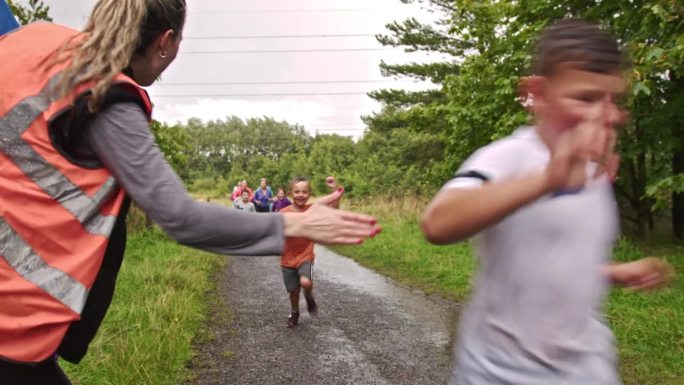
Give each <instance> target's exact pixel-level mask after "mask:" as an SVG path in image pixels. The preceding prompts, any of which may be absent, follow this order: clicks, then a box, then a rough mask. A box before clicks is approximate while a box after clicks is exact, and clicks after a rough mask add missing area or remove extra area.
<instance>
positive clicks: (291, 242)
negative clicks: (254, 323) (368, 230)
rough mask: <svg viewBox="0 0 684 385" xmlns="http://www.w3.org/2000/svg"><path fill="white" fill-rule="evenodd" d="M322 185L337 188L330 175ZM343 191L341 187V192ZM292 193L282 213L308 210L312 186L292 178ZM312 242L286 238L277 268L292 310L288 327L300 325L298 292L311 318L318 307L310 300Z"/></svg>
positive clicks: (304, 179) (307, 182) (312, 262)
mask: <svg viewBox="0 0 684 385" xmlns="http://www.w3.org/2000/svg"><path fill="white" fill-rule="evenodd" d="M325 184H326V185H327V186H328V188H329V189H330V191H331V192H333V191H335V190H336V189H337V182H336V181H335V178H334V177H332V176H329V177H327V178H326V179H325ZM342 189H343V188H342V187H340V190H342ZM290 190H291V191H290V192H291V193H292V205H290V206H287V207H284V208H282V209H281V210H280V212H281V213H285V212H289V211H294V212H303V211H306V210H308V209H309V208H310V207H311V204H310V203H308V202H309V198H310V197H311V183H309V180H308V179H306V178H304V177H297V178H295V179H294V180H293V181H292V183H291V185H290ZM328 206H330V207H333V208H339V207H340V201H339V199H338V200H336V201H333V202H331V203H329V204H328ZM314 259H315V256H314V242H311V241H309V240H308V239H304V238H288V239H287V240H286V241H285V247H284V248H283V255H282V258H281V259H280V266H281V269H282V272H283V281H284V283H285V289H286V290H287V293H288V295H289V297H290V305H291V308H292V309H291V311H290V316H289V317H288V319H287V327H288V328H292V327H295V326H297V323H298V322H299V293H300V292H301V288H303V289H304V299H305V300H306V309H307V311H308V312H309V314H310V315H311V316H316V314H317V312H318V304H316V300H315V299H314V297H313V265H314Z"/></svg>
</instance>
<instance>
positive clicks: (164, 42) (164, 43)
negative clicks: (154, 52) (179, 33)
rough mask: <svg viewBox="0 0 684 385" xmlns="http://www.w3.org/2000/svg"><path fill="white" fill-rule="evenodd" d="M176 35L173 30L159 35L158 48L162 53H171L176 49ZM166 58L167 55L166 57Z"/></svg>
mask: <svg viewBox="0 0 684 385" xmlns="http://www.w3.org/2000/svg"><path fill="white" fill-rule="evenodd" d="M175 38H176V33H175V32H174V31H173V30H172V29H167V30H166V31H165V32H164V33H162V34H161V35H159V40H158V47H159V51H160V52H169V51H171V50H173V49H174V39H175ZM164 56H166V55H164Z"/></svg>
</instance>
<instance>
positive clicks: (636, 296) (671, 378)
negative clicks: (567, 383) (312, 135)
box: [336, 197, 684, 385]
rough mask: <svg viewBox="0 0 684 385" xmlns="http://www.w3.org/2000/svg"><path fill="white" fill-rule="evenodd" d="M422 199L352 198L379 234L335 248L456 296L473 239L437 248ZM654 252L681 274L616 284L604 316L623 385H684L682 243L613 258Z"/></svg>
mask: <svg viewBox="0 0 684 385" xmlns="http://www.w3.org/2000/svg"><path fill="white" fill-rule="evenodd" d="M425 203H426V202H424V201H421V200H420V199H394V198H392V197H388V198H387V199H373V200H370V201H364V202H347V206H348V208H351V209H353V210H357V211H361V212H366V213H369V214H373V215H375V216H376V217H377V218H378V219H379V220H380V223H381V225H382V226H383V231H382V233H381V234H380V235H379V236H378V237H377V238H376V239H373V240H370V241H367V242H365V243H364V244H362V245H360V246H354V247H337V248H336V249H337V250H338V251H339V252H341V253H342V254H345V255H347V256H350V257H352V258H354V259H355V260H357V261H359V262H360V263H361V264H363V265H365V266H368V267H370V268H372V269H374V270H376V271H379V272H381V273H383V274H385V275H387V276H390V277H392V278H394V279H396V280H398V281H400V282H403V283H405V284H408V285H412V286H415V287H419V288H421V289H423V290H425V291H427V292H435V293H439V294H441V295H443V296H445V297H447V298H451V299H455V300H458V301H462V300H465V299H466V298H467V296H468V293H469V291H470V289H471V279H472V274H473V270H474V268H475V262H474V258H473V254H472V249H471V247H470V245H469V244H467V243H462V244H456V245H452V246H434V245H431V244H430V243H428V242H427V241H425V240H424V238H423V235H422V233H421V231H420V228H419V226H418V217H419V215H420V213H421V212H422V210H423V209H424V207H425ZM646 252H648V253H649V255H655V256H659V257H662V258H665V259H667V260H668V261H669V262H670V263H672V264H673V265H674V266H675V268H676V269H677V270H678V271H679V272H680V274H679V277H678V279H677V280H676V281H675V283H674V284H673V285H672V286H671V287H670V288H668V289H665V290H662V291H660V292H655V293H632V292H628V291H625V290H622V289H615V290H613V292H612V293H611V294H610V296H609V298H608V301H607V303H606V309H605V311H606V317H607V320H608V322H609V323H610V325H611V327H612V329H613V330H614V332H615V335H616V338H617V341H618V347H619V355H620V372H621V375H622V378H623V381H624V383H625V384H626V385H684V279H683V278H682V274H684V246H683V245H681V244H679V245H676V244H646V245H640V247H636V246H634V245H633V244H632V243H630V242H629V241H627V240H624V239H623V240H621V241H620V242H619V244H618V246H617V248H616V250H615V256H614V257H615V259H616V260H619V261H630V260H635V259H638V258H641V257H643V256H645V254H646Z"/></svg>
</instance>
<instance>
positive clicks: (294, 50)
mask: <svg viewBox="0 0 684 385" xmlns="http://www.w3.org/2000/svg"><path fill="white" fill-rule="evenodd" d="M361 51H393V49H391V48H390V49H388V48H313V49H264V50H261V49H260V50H256V49H250V50H235V51H232V50H227V51H180V52H179V54H181V55H196V54H202V55H205V54H249V53H253V54H257V53H259V54H260V53H292V52H298V53H302V52H361Z"/></svg>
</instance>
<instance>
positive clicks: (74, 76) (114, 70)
mask: <svg viewBox="0 0 684 385" xmlns="http://www.w3.org/2000/svg"><path fill="white" fill-rule="evenodd" d="M145 13H146V6H145V0H100V1H98V2H97V4H96V5H95V8H94V9H93V12H92V14H91V15H90V18H89V19H88V24H87V25H86V27H85V29H84V30H83V33H82V34H80V35H78V36H76V37H75V38H74V39H71V40H70V41H68V42H67V43H65V44H64V45H63V46H62V47H60V49H59V51H58V53H57V56H56V58H57V59H56V61H55V63H61V62H64V61H67V60H69V59H71V60H72V62H71V64H69V66H68V67H67V68H66V69H65V70H64V71H63V72H62V77H61V79H60V81H59V83H58V84H57V86H56V88H55V91H56V92H57V94H58V95H60V96H65V95H67V94H68V93H69V92H71V90H72V89H73V88H74V87H76V86H78V85H79V84H81V83H83V82H88V81H94V82H95V85H94V86H93V87H92V95H91V96H90V98H89V100H88V108H89V109H90V111H91V112H95V111H97V109H98V108H99V107H100V105H101V103H102V100H103V98H104V95H105V92H107V90H108V89H109V86H110V85H111V83H112V79H113V78H114V77H115V76H116V75H117V74H119V73H120V72H121V71H122V70H123V69H124V68H126V67H127V66H128V65H129V63H130V61H131V57H132V56H133V53H134V52H135V50H136V49H137V48H138V46H139V44H140V43H141V42H140V30H141V24H142V22H143V19H144V18H145ZM83 34H85V35H87V37H86V38H85V39H79V38H78V37H82V35H83Z"/></svg>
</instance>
